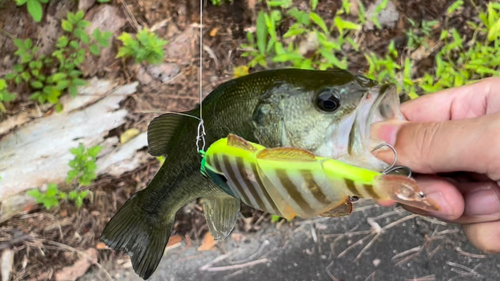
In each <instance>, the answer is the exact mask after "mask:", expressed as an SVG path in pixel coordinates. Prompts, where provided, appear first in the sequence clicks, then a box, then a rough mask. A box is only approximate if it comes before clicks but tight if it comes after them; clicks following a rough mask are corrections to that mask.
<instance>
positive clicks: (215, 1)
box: [212, 0, 233, 6]
mask: <svg viewBox="0 0 500 281" xmlns="http://www.w3.org/2000/svg"><path fill="white" fill-rule="evenodd" d="M223 2H227V3H230V2H233V0H212V5H214V6H220V5H222V3H223Z"/></svg>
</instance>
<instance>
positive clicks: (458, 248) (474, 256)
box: [455, 247, 486, 259]
mask: <svg viewBox="0 0 500 281" xmlns="http://www.w3.org/2000/svg"><path fill="white" fill-rule="evenodd" d="M455 251H457V252H458V253H459V254H461V255H464V256H467V257H471V258H477V259H484V258H486V256H485V255H477V254H472V253H468V252H465V251H464V250H462V249H461V248H460V247H456V248H455Z"/></svg>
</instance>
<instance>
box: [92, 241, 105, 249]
mask: <svg viewBox="0 0 500 281" xmlns="http://www.w3.org/2000/svg"><path fill="white" fill-rule="evenodd" d="M95 247H96V248H97V249H98V250H103V249H108V246H106V244H104V243H102V242H99V243H97V245H96V246H95Z"/></svg>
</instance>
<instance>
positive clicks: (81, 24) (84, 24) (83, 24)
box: [76, 20, 90, 29]
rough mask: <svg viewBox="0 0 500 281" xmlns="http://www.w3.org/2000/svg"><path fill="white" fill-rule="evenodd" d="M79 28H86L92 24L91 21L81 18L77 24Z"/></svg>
mask: <svg viewBox="0 0 500 281" xmlns="http://www.w3.org/2000/svg"><path fill="white" fill-rule="evenodd" d="M76 26H77V27H78V28H81V29H85V28H87V27H89V26H90V22H88V21H86V20H81V21H79V22H78V24H77V25H76Z"/></svg>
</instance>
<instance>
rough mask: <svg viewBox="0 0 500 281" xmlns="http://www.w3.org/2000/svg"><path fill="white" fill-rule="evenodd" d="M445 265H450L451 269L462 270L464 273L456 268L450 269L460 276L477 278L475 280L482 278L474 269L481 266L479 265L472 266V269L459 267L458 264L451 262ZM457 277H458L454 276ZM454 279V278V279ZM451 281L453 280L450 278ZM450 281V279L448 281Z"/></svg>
mask: <svg viewBox="0 0 500 281" xmlns="http://www.w3.org/2000/svg"><path fill="white" fill-rule="evenodd" d="M446 264H448V265H450V266H453V267H458V268H461V269H464V270H465V271H462V270H457V269H456V268H452V269H451V271H452V272H456V273H458V274H459V275H460V276H474V277H477V278H483V277H484V276H482V275H481V274H479V273H478V272H477V271H476V268H477V267H479V265H481V264H480V263H479V264H477V265H476V266H474V268H469V267H467V266H465V265H461V264H458V263H454V262H451V261H447V262H446ZM456 277H458V276H456ZM454 278H455V277H454ZM452 279H453V278H452ZM450 280H451V279H450Z"/></svg>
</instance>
